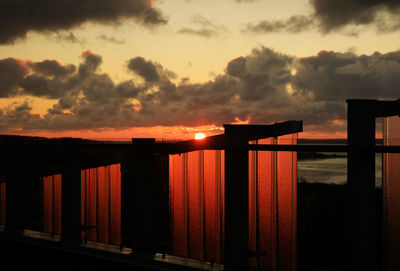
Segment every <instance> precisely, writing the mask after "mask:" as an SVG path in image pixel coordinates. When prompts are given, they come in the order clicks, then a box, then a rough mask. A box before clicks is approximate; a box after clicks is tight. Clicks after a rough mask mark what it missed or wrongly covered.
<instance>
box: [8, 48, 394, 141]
mask: <svg viewBox="0 0 400 271" xmlns="http://www.w3.org/2000/svg"><path fill="white" fill-rule="evenodd" d="M101 64H102V57H101V56H100V55H96V54H94V53H92V52H90V51H86V52H84V53H83V54H82V63H80V64H79V65H78V66H75V65H72V64H69V65H64V64H62V63H60V62H58V61H56V60H43V61H40V62H33V61H28V60H20V59H15V58H7V59H1V60H0V97H3V98H5V97H7V98H11V97H26V98H27V101H25V102H23V103H20V104H12V105H9V106H7V107H5V108H1V109H0V131H1V132H3V133H4V132H12V131H34V130H48V131H61V130H80V129H101V128H114V129H125V128H131V127H151V126H156V125H162V126H177V125H182V126H202V125H217V126H219V125H222V124H224V123H232V122H235V120H238V119H240V120H249V121H250V123H264V124H265V123H273V122H278V121H285V120H290V119H296V120H304V125H305V130H307V131H318V130H319V131H328V132H329V131H330V132H338V131H344V130H345V129H346V127H345V121H346V109H345V108H346V103H345V100H346V99H349V98H371V99H378V98H381V99H397V98H398V86H399V85H400V51H396V52H390V53H385V54H382V53H378V52H376V53H374V54H371V55H356V54H354V53H351V52H346V53H340V52H333V51H329V52H328V51H321V52H319V53H318V54H317V55H314V56H310V57H304V58H297V57H293V56H289V55H286V54H281V53H279V52H276V51H274V50H271V49H269V48H265V47H261V48H255V49H253V50H252V51H251V53H250V54H248V55H246V56H240V57H237V58H235V59H232V60H230V61H229V62H228V63H227V66H226V68H225V72H224V73H222V74H220V75H218V76H216V77H215V78H214V79H213V80H210V81H208V82H205V83H198V84H192V83H190V80H189V79H185V80H183V81H181V82H176V81H178V80H177V75H176V74H175V73H173V72H172V71H170V70H168V69H167V68H165V67H164V66H162V65H161V64H160V63H157V62H155V61H152V60H147V59H145V58H143V57H140V56H137V57H133V58H131V59H128V60H127V62H126V69H127V72H128V73H130V74H132V79H131V80H127V81H123V82H115V81H114V80H113V79H112V78H111V77H110V76H109V75H108V74H106V73H101V72H99V68H100V66H101ZM32 97H33V98H35V97H40V98H45V99H54V100H55V101H56V104H55V105H54V106H53V107H52V108H49V109H48V111H47V113H46V114H44V115H42V116H41V115H38V114H34V113H32V106H31V104H30V102H29V99H32Z"/></svg>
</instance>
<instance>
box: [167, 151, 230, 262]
mask: <svg viewBox="0 0 400 271" xmlns="http://www.w3.org/2000/svg"><path fill="white" fill-rule="evenodd" d="M222 155H223V152H222V151H208V150H206V151H195V152H189V153H184V154H181V155H171V156H170V206H171V223H172V236H173V237H172V239H173V244H172V250H173V253H174V254H175V255H178V256H182V257H189V258H193V259H198V260H206V261H210V262H221V261H222V249H223V238H222V236H223V192H222V191H223V182H224V178H223V167H224V164H223V159H222V157H223V156H222Z"/></svg>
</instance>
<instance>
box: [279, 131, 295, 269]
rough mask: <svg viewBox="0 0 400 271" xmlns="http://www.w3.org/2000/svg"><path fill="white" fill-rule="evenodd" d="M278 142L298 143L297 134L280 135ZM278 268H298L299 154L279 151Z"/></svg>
mask: <svg viewBox="0 0 400 271" xmlns="http://www.w3.org/2000/svg"><path fill="white" fill-rule="evenodd" d="M277 143H278V144H285V145H286V144H289V145H290V144H296V143H297V134H294V135H287V136H282V137H279V138H278V140H277ZM276 178H277V184H278V185H277V223H278V236H277V238H278V239H277V244H278V247H277V255H278V270H296V261H297V259H296V245H297V242H296V223H297V222H296V218H297V155H296V153H295V152H285V151H280V152H278V153H277V177H276Z"/></svg>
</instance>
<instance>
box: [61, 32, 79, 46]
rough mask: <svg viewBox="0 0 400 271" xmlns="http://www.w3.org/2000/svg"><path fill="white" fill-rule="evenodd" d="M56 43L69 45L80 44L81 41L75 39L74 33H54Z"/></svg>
mask: <svg viewBox="0 0 400 271" xmlns="http://www.w3.org/2000/svg"><path fill="white" fill-rule="evenodd" d="M56 41H58V42H70V43H78V44H82V43H83V41H82V40H81V39H79V38H77V37H76V36H75V35H74V33H72V32H69V33H67V34H66V33H56Z"/></svg>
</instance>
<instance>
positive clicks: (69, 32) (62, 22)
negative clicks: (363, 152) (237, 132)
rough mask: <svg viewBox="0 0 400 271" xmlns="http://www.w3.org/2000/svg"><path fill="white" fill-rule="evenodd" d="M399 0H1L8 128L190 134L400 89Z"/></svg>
mask: <svg viewBox="0 0 400 271" xmlns="http://www.w3.org/2000/svg"><path fill="white" fill-rule="evenodd" d="M399 32H400V1H398V0H280V1H271V0H268V1H267V0H155V1H151V0H113V1H111V0H58V1H50V0H0V133H1V134H20V135H36V136H48V137H64V136H74V137H84V138H96V139H100V138H101V139H107V138H132V137H156V138H166V139H169V138H174V139H176V138H182V139H184V138H192V137H193V136H194V134H195V133H197V132H204V133H205V134H206V135H213V134H219V133H223V128H222V125H223V124H229V123H253V124H271V123H275V122H280V121H286V120H303V125H304V126H303V130H304V132H303V133H301V134H299V136H300V137H314V138H318V137H330V138H334V137H346V118H347V113H346V99H354V98H357V99H359V98H362V99H388V100H393V99H397V98H399V96H400V95H399V93H400V91H399V90H400V89H399V86H400V33H399Z"/></svg>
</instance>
